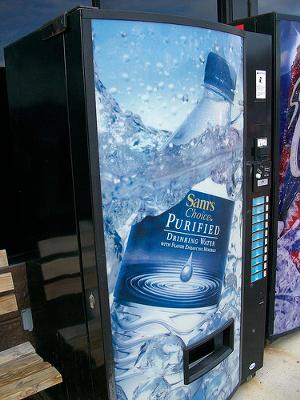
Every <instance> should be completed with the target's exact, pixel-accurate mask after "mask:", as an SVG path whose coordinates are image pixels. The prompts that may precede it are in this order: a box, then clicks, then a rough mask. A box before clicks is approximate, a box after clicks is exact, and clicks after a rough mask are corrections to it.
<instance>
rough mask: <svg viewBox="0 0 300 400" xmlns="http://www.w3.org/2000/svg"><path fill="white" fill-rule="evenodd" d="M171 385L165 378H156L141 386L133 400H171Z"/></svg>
mask: <svg viewBox="0 0 300 400" xmlns="http://www.w3.org/2000/svg"><path fill="white" fill-rule="evenodd" d="M170 389H171V385H169V383H168V382H167V381H166V380H165V379H164V378H155V379H151V380H148V381H147V382H145V383H144V384H142V385H139V386H138V387H137V388H136V389H135V391H134V392H133V398H132V400H169V394H170Z"/></svg>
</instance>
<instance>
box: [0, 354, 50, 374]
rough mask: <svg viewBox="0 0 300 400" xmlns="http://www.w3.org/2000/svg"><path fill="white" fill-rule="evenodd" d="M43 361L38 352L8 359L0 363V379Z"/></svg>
mask: <svg viewBox="0 0 300 400" xmlns="http://www.w3.org/2000/svg"><path fill="white" fill-rule="evenodd" d="M37 363H43V359H42V358H41V357H40V356H39V355H37V354H36V353H32V354H25V355H24V356H21V357H18V358H16V359H15V360H12V361H8V362H7V363H4V364H1V365H0V379H1V378H2V377H3V376H5V375H7V374H12V376H13V374H15V373H19V371H20V370H23V369H25V368H27V367H28V366H29V365H34V364H37Z"/></svg>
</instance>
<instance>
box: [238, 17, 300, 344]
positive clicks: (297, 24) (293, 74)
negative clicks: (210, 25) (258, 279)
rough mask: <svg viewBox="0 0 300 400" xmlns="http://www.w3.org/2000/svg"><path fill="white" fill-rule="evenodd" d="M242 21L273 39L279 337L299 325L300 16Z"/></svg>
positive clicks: (274, 297) (274, 330)
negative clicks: (299, 121)
mask: <svg viewBox="0 0 300 400" xmlns="http://www.w3.org/2000/svg"><path fill="white" fill-rule="evenodd" d="M238 24H240V25H241V28H244V29H247V30H252V31H255V32H262V33H267V34H270V35H272V38H273V93H274V97H273V105H272V112H273V115H272V131H273V135H272V142H273V143H272V151H273V156H272V159H273V171H274V173H273V181H272V198H271V207H272V210H271V213H272V220H271V223H272V226H271V229H272V231H271V232H272V233H271V237H272V243H271V254H270V257H271V263H272V270H270V272H271V274H270V282H269V295H268V325H267V335H268V337H269V338H270V339H272V340H274V339H275V338H277V337H279V336H281V335H283V334H286V333H288V332H291V331H293V330H295V329H297V328H299V327H300V307H299V301H300V297H299V296H300V241H299V238H300V236H299V235H300V225H299V221H300V219H299V217H300V211H299V198H300V197H299V196H300V194H299V191H300V180H299V177H300V169H299V135H300V125H299V123H298V120H299V82H300V61H299V60H300V52H299V51H300V47H299V45H300V39H299V37H300V36H299V35H300V19H299V18H297V17H295V16H288V15H279V14H276V13H271V14H265V15H261V16H257V17H254V18H250V19H248V20H244V21H243V20H242V21H239V22H238Z"/></svg>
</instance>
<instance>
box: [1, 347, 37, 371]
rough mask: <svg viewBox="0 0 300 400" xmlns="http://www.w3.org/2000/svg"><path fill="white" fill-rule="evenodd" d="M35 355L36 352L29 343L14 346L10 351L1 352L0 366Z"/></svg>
mask: <svg viewBox="0 0 300 400" xmlns="http://www.w3.org/2000/svg"><path fill="white" fill-rule="evenodd" d="M33 353H35V350H34V348H33V347H32V345H31V344H30V343H29V342H25V343H22V344H19V345H18V346H14V347H11V348H10V349H7V350H4V351H1V353H0V365H2V364H5V363H7V362H9V361H12V360H15V359H17V358H18V357H23V356H24V355H29V354H33Z"/></svg>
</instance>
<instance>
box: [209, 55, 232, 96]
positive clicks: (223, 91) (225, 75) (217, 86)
mask: <svg viewBox="0 0 300 400" xmlns="http://www.w3.org/2000/svg"><path fill="white" fill-rule="evenodd" d="M204 85H205V86H208V87H210V88H211V89H212V90H214V91H216V92H217V93H219V94H220V95H222V96H223V97H225V98H226V99H227V100H229V101H230V102H233V99H234V91H235V85H236V72H235V71H234V70H233V68H231V67H230V66H229V64H228V62H227V61H226V60H225V58H223V57H221V56H219V55H218V54H216V53H213V52H210V53H209V54H208V57H207V61H206V66H205V75H204Z"/></svg>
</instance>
